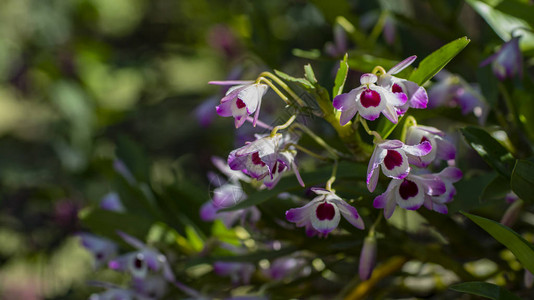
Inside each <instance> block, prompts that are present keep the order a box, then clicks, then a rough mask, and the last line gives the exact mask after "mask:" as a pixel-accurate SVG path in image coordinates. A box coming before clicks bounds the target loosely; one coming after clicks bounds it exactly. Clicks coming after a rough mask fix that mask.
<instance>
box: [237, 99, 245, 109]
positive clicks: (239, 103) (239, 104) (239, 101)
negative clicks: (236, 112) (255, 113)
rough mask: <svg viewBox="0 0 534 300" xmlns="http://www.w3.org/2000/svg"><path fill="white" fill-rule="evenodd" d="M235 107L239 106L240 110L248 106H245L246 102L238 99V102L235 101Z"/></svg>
mask: <svg viewBox="0 0 534 300" xmlns="http://www.w3.org/2000/svg"><path fill="white" fill-rule="evenodd" d="M235 105H236V106H237V108H239V109H242V108H243V107H246V106H247V105H246V104H245V102H243V100H241V98H237V100H236V101H235Z"/></svg>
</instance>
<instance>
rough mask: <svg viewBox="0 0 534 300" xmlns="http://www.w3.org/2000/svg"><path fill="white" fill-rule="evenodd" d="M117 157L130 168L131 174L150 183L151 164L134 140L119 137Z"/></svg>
mask: <svg viewBox="0 0 534 300" xmlns="http://www.w3.org/2000/svg"><path fill="white" fill-rule="evenodd" d="M116 152H117V157H118V158H119V159H120V160H122V162H123V163H124V164H125V165H126V167H128V170H129V171H130V173H131V174H132V175H133V176H134V177H135V179H137V180H138V181H142V182H149V173H150V168H149V163H148V159H147V156H146V154H145V152H144V150H143V149H142V148H141V147H140V146H139V144H137V143H136V142H135V141H134V140H133V139H131V138H129V137H126V136H119V138H118V140H117V150H116Z"/></svg>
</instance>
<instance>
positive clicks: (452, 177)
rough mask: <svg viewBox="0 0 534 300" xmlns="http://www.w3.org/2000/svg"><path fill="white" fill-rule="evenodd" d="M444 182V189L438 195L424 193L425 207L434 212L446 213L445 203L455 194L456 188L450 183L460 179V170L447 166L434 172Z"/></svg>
mask: <svg viewBox="0 0 534 300" xmlns="http://www.w3.org/2000/svg"><path fill="white" fill-rule="evenodd" d="M435 175H436V176H438V177H439V178H440V179H441V181H443V183H444V184H445V191H444V192H443V193H442V194H439V195H426V196H425V203H424V204H425V207H426V208H428V209H430V210H433V211H435V212H438V213H441V214H446V213H448V208H447V205H446V204H447V203H449V202H451V201H452V198H453V197H454V195H456V189H455V188H454V186H453V185H452V184H453V183H455V182H458V181H459V180H460V179H462V176H463V174H462V171H461V170H460V169H458V168H455V167H447V168H445V169H443V171H441V172H439V173H437V174H435Z"/></svg>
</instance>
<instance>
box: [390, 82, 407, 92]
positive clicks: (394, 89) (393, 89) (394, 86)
mask: <svg viewBox="0 0 534 300" xmlns="http://www.w3.org/2000/svg"><path fill="white" fill-rule="evenodd" d="M391 91H392V92H393V93H404V91H403V90H402V88H401V87H400V85H398V84H396V83H395V84H394V85H393V86H392V87H391Z"/></svg>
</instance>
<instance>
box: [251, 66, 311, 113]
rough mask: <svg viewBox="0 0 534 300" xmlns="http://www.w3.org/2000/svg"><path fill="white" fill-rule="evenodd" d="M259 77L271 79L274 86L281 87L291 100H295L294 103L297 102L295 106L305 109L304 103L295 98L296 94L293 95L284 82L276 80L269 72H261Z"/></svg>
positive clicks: (297, 97)
mask: <svg viewBox="0 0 534 300" xmlns="http://www.w3.org/2000/svg"><path fill="white" fill-rule="evenodd" d="M260 77H268V78H270V79H272V80H273V81H274V82H276V84H278V85H279V86H281V87H282V88H283V89H284V90H285V91H286V92H287V93H288V94H289V95H290V96H291V97H292V98H293V99H295V101H296V102H297V104H298V105H299V106H301V107H305V106H306V104H305V103H304V101H303V100H302V99H301V98H300V97H299V96H297V94H295V92H293V90H292V89H291V88H290V87H289V86H287V84H285V82H283V81H282V80H280V78H278V77H277V76H276V75H274V74H273V73H271V72H262V73H261V74H260Z"/></svg>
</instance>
